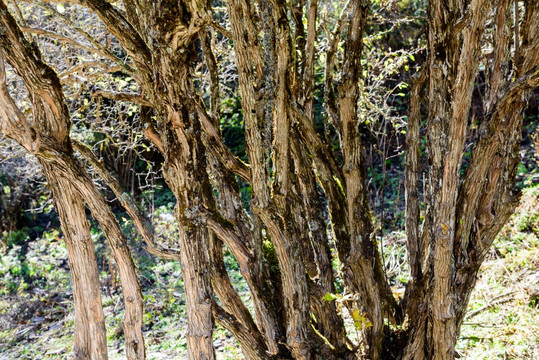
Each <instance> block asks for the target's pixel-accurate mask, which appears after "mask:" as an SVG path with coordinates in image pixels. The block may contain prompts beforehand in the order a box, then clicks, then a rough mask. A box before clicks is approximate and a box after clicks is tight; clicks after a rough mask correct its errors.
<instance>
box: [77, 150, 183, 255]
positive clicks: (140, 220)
mask: <svg viewBox="0 0 539 360" xmlns="http://www.w3.org/2000/svg"><path fill="white" fill-rule="evenodd" d="M72 144H73V147H74V148H75V149H76V150H77V151H78V152H79V153H80V154H81V155H82V156H83V157H84V158H85V159H86V160H87V161H88V162H89V163H90V164H91V165H92V167H93V168H94V169H95V170H96V171H97V172H98V173H99V175H100V176H101V178H102V179H103V181H105V183H106V184H107V185H108V187H109V188H110V189H111V190H112V192H113V193H114V195H116V197H117V199H118V200H119V201H120V203H121V204H122V206H123V207H124V209H125V210H126V211H127V213H128V214H129V216H130V217H131V219H133V222H134V223H135V226H136V227H137V229H138V231H139V233H140V235H142V238H143V239H144V242H145V243H146V245H147V248H146V250H147V251H148V252H149V253H150V254H153V255H156V256H160V257H164V258H167V259H174V260H178V259H179V257H180V251H179V250H177V249H171V248H168V247H165V246H163V245H161V244H159V243H158V242H157V241H156V239H155V233H154V231H153V228H152V225H151V224H150V222H149V221H148V219H146V218H145V217H144V216H143V215H142V214H141V213H140V211H139V209H138V208H137V206H136V205H135V203H134V201H133V199H131V196H129V194H128V193H126V192H124V191H123V190H122V188H121V186H120V183H119V182H118V180H116V179H115V178H114V177H113V176H112V175H111V174H110V173H109V172H108V170H107V169H106V168H105V165H104V164H103V162H102V161H100V160H99V159H98V158H97V156H96V155H95V154H94V153H93V152H92V150H91V149H90V148H88V147H87V146H86V145H84V144H83V143H81V142H79V141H77V140H72Z"/></svg>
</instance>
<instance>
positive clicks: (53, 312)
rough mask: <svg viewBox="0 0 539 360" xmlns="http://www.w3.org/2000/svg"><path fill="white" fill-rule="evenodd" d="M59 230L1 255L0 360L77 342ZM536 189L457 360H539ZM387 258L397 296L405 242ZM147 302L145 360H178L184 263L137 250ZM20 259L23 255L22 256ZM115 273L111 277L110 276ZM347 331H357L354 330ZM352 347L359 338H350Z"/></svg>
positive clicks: (482, 288) (35, 355)
mask: <svg viewBox="0 0 539 360" xmlns="http://www.w3.org/2000/svg"><path fill="white" fill-rule="evenodd" d="M169 211H171V209H170V208H164V209H161V213H160V214H158V216H157V218H156V219H157V220H156V226H157V230H158V231H162V232H174V221H173V218H172V216H171V215H170V213H169ZM94 235H95V239H94V240H95V242H96V247H97V257H98V261H99V263H100V269H101V278H102V279H103V280H102V288H103V305H104V309H105V316H106V324H107V334H108V342H109V356H110V359H111V360H115V359H124V358H125V355H124V353H123V333H122V325H121V318H122V314H123V309H122V302H121V297H120V294H119V289H118V288H117V282H116V274H115V271H114V265H113V264H110V263H108V262H107V260H106V257H105V256H103V254H105V253H106V251H107V250H106V247H105V246H104V244H103V239H102V234H99V233H97V232H96V233H95V234H94ZM59 236H60V235H59V233H58V231H56V230H51V231H49V232H45V233H44V235H43V237H42V238H40V239H37V240H34V241H29V242H28V243H25V244H23V245H16V246H13V247H12V248H11V249H9V250H2V251H1V252H0V295H1V296H0V360H11V359H18V360H23V359H32V360H33V359H67V358H68V357H69V354H70V351H71V347H72V344H73V321H74V310H73V305H72V301H73V299H72V294H71V292H70V284H69V272H68V267H67V263H66V260H65V259H66V252H65V248H64V245H63V242H62V241H61V239H60V238H59ZM538 236H539V187H534V188H530V189H526V190H525V191H524V193H523V197H522V204H521V205H520V206H519V208H518V210H517V212H516V213H515V214H514V215H513V217H512V218H511V221H510V223H509V224H507V225H506V226H505V227H504V229H503V230H502V232H501V233H500V235H499V236H498V239H497V240H496V242H495V244H494V247H493V248H492V251H491V253H490V254H489V257H488V260H487V261H486V262H485V263H484V264H483V266H482V268H481V271H480V275H479V277H478V280H477V285H476V288H475V291H474V293H473V296H472V298H471V300H470V304H469V310H468V315H467V318H466V320H465V322H464V324H463V327H462V331H461V336H460V340H459V342H458V344H457V351H458V355H459V356H460V358H461V359H474V360H476V359H477V360H481V359H485V360H486V359H489V360H490V359H539V237H538ZM384 245H385V246H384V258H385V263H386V271H387V274H388V277H389V278H390V279H392V284H393V286H394V291H395V293H396V294H397V295H398V294H402V290H403V287H402V284H403V283H404V282H405V281H406V263H405V258H406V256H405V253H404V237H403V234H402V233H398V232H395V233H391V234H388V235H386V236H385V239H384ZM133 247H134V248H135V253H136V254H138V255H137V256H135V259H136V260H137V262H138V267H139V272H140V278H141V283H142V285H143V289H144V297H145V304H146V305H145V311H146V314H145V318H144V335H145V338H146V344H147V353H148V359H150V360H151V359H156V360H157V359H182V358H184V357H185V351H186V337H185V335H186V320H185V319H186V316H185V315H186V314H185V305H184V300H183V297H184V294H183V282H182V279H181V271H180V267H179V265H178V264H177V263H174V262H172V261H165V260H161V259H158V258H155V257H152V256H150V255H148V254H147V253H145V252H144V251H143V250H142V249H140V248H138V247H137V245H135V244H134V245H133ZM21 254H22V255H21ZM226 261H227V266H228V269H229V272H230V274H231V279H232V282H233V284H234V285H235V286H236V287H237V290H238V292H239V293H240V294H242V296H243V297H245V298H246V300H247V302H248V296H249V294H248V291H247V288H246V285H245V283H244V281H243V279H242V277H241V275H240V274H239V269H238V267H237V264H236V263H235V261H234V259H233V257H232V256H230V255H228V256H226ZM111 274H112V275H111ZM352 333H353V332H352ZM351 340H352V341H354V340H355V339H351ZM214 344H215V347H216V350H217V357H218V359H223V360H225V359H226V360H232V359H242V358H243V357H242V355H241V352H240V350H239V346H238V345H237V344H236V342H235V341H234V339H233V338H232V337H231V336H230V334H229V333H228V332H227V331H225V330H224V329H222V328H221V327H220V326H219V325H217V330H216V331H215V333H214Z"/></svg>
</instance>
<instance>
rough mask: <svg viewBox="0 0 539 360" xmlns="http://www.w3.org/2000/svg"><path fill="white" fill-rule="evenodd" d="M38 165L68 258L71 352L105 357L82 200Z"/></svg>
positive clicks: (46, 167)
mask: <svg viewBox="0 0 539 360" xmlns="http://www.w3.org/2000/svg"><path fill="white" fill-rule="evenodd" d="M41 166H42V170H43V173H44V175H45V176H46V177H47V179H49V186H50V188H51V191H52V193H53V196H54V201H55V204H56V210H57V211H58V215H59V217H60V222H61V225H62V230H63V233H64V237H65V244H66V248H67V254H68V258H69V268H70V270H71V281H72V285H73V298H74V300H75V346H74V348H73V353H74V355H75V357H76V358H77V359H88V360H105V359H108V356H107V333H106V330H105V319H104V316H103V307H102V304H101V291H100V286H99V274H98V272H97V262H96V259H95V251H94V244H93V241H92V237H91V235H90V226H89V225H88V220H87V219H86V211H85V207H84V201H83V200H82V198H81V196H80V195H79V194H78V192H77V190H76V189H75V188H74V187H73V185H72V184H71V183H70V182H69V181H68V180H66V179H63V178H58V176H57V173H55V172H54V171H53V170H52V168H51V166H50V165H48V164H46V163H44V162H42V163H41Z"/></svg>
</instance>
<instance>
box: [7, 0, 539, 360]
mask: <svg viewBox="0 0 539 360" xmlns="http://www.w3.org/2000/svg"><path fill="white" fill-rule="evenodd" d="M71 2H72V3H76V5H70V6H68V7H67V10H65V8H63V9H64V10H63V11H61V12H58V11H54V8H52V7H48V6H47V5H45V4H42V3H40V4H41V5H40V6H43V7H44V8H47V9H49V10H50V12H51V13H54V14H55V15H56V16H61V17H64V18H65V19H64V20H66V21H69V16H67V15H66V14H69V13H75V14H79V13H80V12H81V11H86V12H88V11H89V12H91V13H90V14H88V15H87V16H97V18H99V21H100V23H99V24H94V26H95V27H99V28H104V29H106V32H108V33H106V34H105V36H103V37H102V38H101V39H97V38H95V37H92V33H91V31H84V29H81V28H80V27H77V26H76V24H75V25H74V24H73V23H71V24H70V25H71V26H73V28H74V30H76V31H77V32H78V34H79V35H80V34H83V35H84V39H83V40H81V41H84V42H83V43H81V41H75V40H73V39H71V38H70V37H68V36H64V35H59V34H55V33H54V32H51V31H50V30H46V31H45V30H40V29H36V28H31V27H28V26H25V25H24V24H23V23H22V22H23V20H22V18H20V19H19V23H17V21H16V20H15V18H14V17H13V16H12V15H11V11H10V10H9V9H8V8H7V6H6V5H5V4H4V3H3V2H2V1H0V48H1V52H2V54H3V57H4V58H5V59H6V61H7V62H8V63H9V64H10V65H11V67H12V69H13V70H14V71H15V73H16V74H17V75H18V76H19V77H20V79H21V80H22V85H23V86H24V88H25V89H26V91H27V94H28V102H29V103H30V104H31V109H32V112H31V115H29V116H27V115H25V114H23V113H22V112H21V111H20V110H19V108H18V107H17V104H16V103H15V102H14V100H13V98H12V94H10V90H9V89H8V87H7V84H6V77H5V71H2V74H3V75H4V76H3V77H2V80H3V81H2V89H1V98H0V100H1V104H0V105H1V106H0V118H1V121H2V122H1V131H2V132H3V133H4V134H5V135H6V136H8V137H10V138H12V139H14V140H16V141H17V142H18V143H19V144H21V145H22V146H23V147H24V148H25V149H26V150H27V151H28V152H30V153H32V154H34V155H35V156H36V157H37V159H38V161H39V163H40V165H41V166H42V169H43V172H44V174H45V176H46V177H47V179H48V182H49V186H50V187H51V189H52V192H53V195H54V198H55V202H56V205H57V209H58V212H59V215H60V218H61V220H62V229H63V231H64V234H65V238H66V243H67V247H68V250H69V257H70V258H69V260H70V265H71V269H72V274H73V286H74V289H75V291H74V293H75V303H76V314H77V321H76V340H75V341H76V344H75V352H76V353H77V355H78V356H79V357H80V358H91V359H104V358H106V357H107V354H106V341H105V337H104V324H103V315H102V310H101V303H100V298H99V288H98V279H97V271H96V266H95V259H94V256H93V252H92V251H93V250H92V247H91V242H89V230H88V225H87V222H86V217H85V214H84V207H85V205H86V206H88V207H89V209H90V211H91V213H92V215H93V216H94V217H95V218H96V220H97V221H98V222H99V224H100V226H101V228H102V229H103V231H104V233H105V234H106V235H107V238H108V239H109V242H110V246H111V249H112V250H113V254H114V255H115V258H116V261H117V262H118V264H119V265H120V269H122V271H121V272H120V275H121V279H122V288H123V291H124V301H125V306H126V310H127V311H126V319H125V320H124V324H125V329H126V331H125V333H126V343H127V346H126V348H127V351H126V354H127V356H128V358H129V359H142V358H144V341H143V339H142V333H141V312H142V304H141V296H140V290H139V286H138V283H137V280H136V276H135V274H134V267H133V266H132V261H131V259H130V257H129V253H128V249H127V247H126V245H125V240H124V236H123V234H122V233H121V231H120V228H119V227H118V224H117V222H116V220H115V218H114V215H113V214H112V212H111V211H110V209H109V208H108V207H107V204H106V202H105V201H104V200H103V197H102V196H101V195H100V194H99V192H98V191H97V189H96V187H95V186H94V185H93V184H92V182H91V179H90V178H89V177H88V175H87V174H86V173H85V172H84V170H83V168H82V167H81V166H80V165H79V162H78V161H77V160H75V158H74V157H73V147H75V148H76V149H78V151H79V152H80V153H81V154H82V155H83V156H84V157H86V158H87V159H88V160H89V161H90V163H93V164H94V166H95V167H96V168H97V170H98V171H99V172H100V173H101V174H102V177H103V178H104V180H105V181H107V182H108V183H109V185H110V186H111V188H112V189H113V190H114V191H115V192H116V193H117V196H118V198H119V200H120V201H121V202H122V203H123V204H124V205H125V206H126V207H127V209H128V211H129V212H130V214H132V216H133V217H134V219H135V223H136V224H137V226H138V227H139V229H140V230H141V232H142V234H143V237H144V239H145V240H146V241H147V242H148V244H149V245H150V248H151V249H153V251H154V252H155V253H158V254H160V255H163V256H168V257H172V258H175V259H178V260H179V261H180V262H181V266H182V271H183V277H184V284H185V292H186V304H187V314H188V332H187V339H188V353H189V358H190V359H213V358H215V353H214V349H213V345H212V331H213V327H214V321H218V322H219V323H221V324H222V326H223V327H225V328H226V329H228V330H229V331H230V332H231V333H232V334H233V335H234V336H235V338H236V339H237V341H238V342H239V343H240V345H241V348H242V351H243V353H244V355H245V357H246V358H248V359H316V358H318V359H354V358H366V359H386V358H388V359H390V358H402V359H423V358H428V359H452V358H453V357H454V355H455V350H454V347H455V343H456V340H457V337H458V332H459V328H460V325H461V323H462V321H463V318H464V315H465V311H466V305H467V302H468V299H469V296H470V293H471V291H472V289H473V287H474V283H475V279H476V274H477V271H478V269H479V267H480V265H481V263H482V261H483V260H484V258H485V256H486V253H487V251H488V249H489V247H490V245H491V244H492V241H493V240H494V238H495V236H496V235H497V233H498V232H499V230H500V229H501V227H502V225H503V224H504V223H505V222H506V220H507V219H508V217H509V216H510V214H511V213H512V212H513V210H514V207H515V205H516V203H517V201H518V194H517V193H516V192H515V190H514V185H515V171H516V167H517V165H518V163H519V161H520V160H519V156H518V148H519V145H520V132H521V126H522V110H523V108H524V105H525V103H526V96H527V94H528V92H529V91H530V90H531V89H533V88H534V87H536V86H537V85H538V84H539V65H538V64H539V41H538V39H539V29H538V27H539V4H538V3H537V2H536V1H533V0H525V1H522V2H518V1H515V2H514V3H510V2H509V1H507V0H496V1H486V0H461V1H456V0H433V1H431V2H430V3H429V5H428V12H427V18H426V22H427V26H426V29H425V31H426V42H427V49H426V60H425V61H424V62H423V64H421V69H420V70H419V71H418V73H417V75H416V76H415V79H414V81H413V83H412V87H411V89H410V94H409V95H410V96H409V116H408V125H407V133H406V140H407V151H406V168H405V177H406V178H405V185H406V219H405V220H406V221H405V222H406V236H407V251H408V260H409V261H408V262H409V267H410V281H409V282H408V284H407V286H406V293H405V295H404V298H403V299H401V300H399V299H396V298H395V297H394V295H393V293H392V291H391V289H390V287H389V284H388V282H387V279H386V278H385V276H384V271H383V267H382V261H381V258H380V255H379V250H378V245H377V244H376V241H375V239H374V236H373V219H372V216H371V213H370V210H369V204H368V193H367V191H368V190H367V189H368V188H367V185H366V183H367V178H366V175H365V164H364V158H363V144H362V132H361V127H360V125H361V124H360V123H361V120H360V119H361V118H362V116H361V115H362V111H363V109H362V108H361V107H360V106H359V105H358V104H359V103H360V98H361V97H362V91H363V90H362V89H363V80H362V73H363V70H364V67H365V65H364V64H363V63H362V51H363V43H364V36H365V31H366V29H368V27H369V26H370V25H369V23H368V20H367V19H368V16H367V15H368V13H369V9H370V6H371V5H370V3H369V2H367V1H359V0H350V1H348V2H346V4H342V6H341V8H340V10H341V14H340V15H339V16H337V17H335V18H334V20H332V19H333V17H332V16H328V14H327V9H328V6H329V5H331V4H329V2H326V1H322V0H320V1H317V0H311V1H308V2H307V1H302V0H294V1H289V2H286V1H282V0H258V1H255V2H251V1H246V0H227V1H226V2H220V1H216V2H214V3H211V2H209V1H202V0H193V1H179V0H174V1H172V0H155V1H138V0H123V1H118V2H117V3H116V2H108V1H106V0H78V1H71ZM328 4H329V5H328ZM513 5H514V8H513ZM83 9H84V10H83ZM14 10H15V11H16V10H17V9H16V8H15V9H14ZM16 12H17V13H19V14H20V13H21V12H20V11H16ZM78 16H79V17H80V15H78ZM96 21H97V20H96ZM21 28H22V29H26V31H27V32H30V33H34V34H41V35H44V36H49V37H53V38H56V39H58V40H59V41H65V42H67V43H68V44H69V45H71V46H74V47H79V48H82V49H83V50H84V51H87V52H89V53H92V54H94V55H95V56H96V57H97V58H99V59H101V60H104V61H107V64H109V65H110V63H111V62H112V63H116V64H118V66H119V70H115V71H120V72H124V73H125V74H128V75H129V76H130V77H131V78H132V79H133V81H134V82H135V83H136V84H137V86H138V88H139V90H140V91H139V93H138V94H137V93H122V92H120V91H114V92H111V91H108V90H110V89H106V88H105V89H104V90H99V91H97V92H96V91H95V88H93V89H92V91H94V95H95V94H97V93H98V94H99V96H101V97H109V98H111V99H116V100H121V101H130V102H133V103H135V104H137V105H138V106H139V110H138V111H139V117H138V118H137V119H139V120H140V121H142V123H143V124H142V127H143V129H144V134H145V135H146V137H147V139H148V140H149V141H151V142H152V143H153V144H154V145H155V146H156V148H157V149H159V151H160V152H162V154H163V156H164V159H165V161H164V164H163V176H164V178H165V180H166V181H167V183H168V185H169V187H170V188H171V190H172V191H173V193H174V195H175V196H176V198H177V205H176V217H177V220H178V222H179V224H180V235H181V236H180V237H179V239H177V246H176V248H177V250H176V249H170V248H167V247H165V246H162V245H159V244H156V243H155V241H154V239H153V237H152V234H151V230H150V229H149V228H148V226H147V224H146V222H145V220H144V218H142V217H141V216H140V215H139V214H138V211H137V209H136V208H134V206H133V204H132V202H131V200H130V198H129V196H128V195H127V194H126V193H122V189H121V188H120V186H119V185H118V184H117V182H116V181H115V180H114V178H112V177H111V176H110V175H109V174H107V173H106V170H105V168H104V167H103V166H102V165H100V163H99V161H97V159H96V158H95V156H94V155H93V153H92V152H91V151H89V150H88V149H87V148H85V147H84V146H83V145H82V144H80V143H73V142H72V141H71V140H70V137H69V132H70V113H69V110H68V104H67V101H66V98H65V95H64V93H63V88H62V85H61V83H60V81H59V77H58V75H57V74H56V73H55V71H54V69H53V68H51V67H50V66H49V65H47V64H45V63H44V62H43V60H42V58H41V55H40V52H39V49H38V46H37V45H36V43H30V42H29V41H28V40H27V38H25V35H24V34H23V32H22V30H21ZM79 35H78V36H79ZM112 37H113V38H114V42H115V44H116V45H115V46H117V47H121V50H122V54H120V55H119V54H118V51H116V52H112V51H110V50H109V48H108V47H110V46H111V40H110V39H111V38H112ZM218 39H226V42H225V44H224V45H223V46H224V48H225V49H230V50H232V51H233V55H234V56H233V57H232V58H231V57H226V58H224V57H223V56H221V55H219V56H216V51H217V50H218V49H217V45H216V43H217V40H218ZM321 43H323V44H324V46H323V47H322V46H319V44H321ZM219 49H220V51H222V49H223V48H219ZM223 62H227V63H226V64H223ZM2 64H3V61H2ZM225 65H226V66H225ZM73 66H74V67H75V66H78V68H74V69H73V70H72V71H71V72H72V73H76V72H77V71H82V70H83V69H84V68H86V67H89V66H91V65H88V64H86V65H85V64H84V63H81V64H74V65H73ZM104 67H106V66H104ZM230 67H232V69H233V73H234V74H236V75H237V83H238V91H239V95H240V96H241V111H242V116H243V124H244V126H245V144H246V153H247V158H248V160H247V162H243V161H241V160H240V159H239V158H237V157H235V156H234V155H233V153H232V152H231V151H230V149H228V148H227V146H226V145H225V142H224V139H223V136H222V134H221V129H220V103H221V100H222V96H223V93H224V92H223V90H222V89H221V86H222V85H223V84H224V83H225V82H226V81H230V79H228V77H229V75H230ZM201 69H205V71H207V73H208V78H209V82H208V84H207V85H205V84H203V81H201V79H200V76H199V75H198V73H199V72H200V71H201ZM480 71H481V72H483V73H484V77H485V79H486V80H485V81H486V87H485V94H484V96H483V98H482V100H483V101H482V107H483V109H482V110H483V114H484V116H483V117H482V118H481V122H480V125H479V132H478V134H479V135H478V139H477V140H474V141H473V144H472V145H473V150H472V154H471V157H470V158H469V159H466V161H467V162H468V166H467V168H466V169H462V164H463V161H464V160H465V159H464V154H465V147H467V146H468V145H470V143H469V142H470V141H471V140H469V137H467V132H468V130H469V129H470V126H471V122H470V108H471V99H472V91H473V90H474V83H475V79H476V77H477V76H478V73H479V72H480ZM224 73H226V74H227V78H226V79H224V78H223V74H224ZM321 77H322V78H323V80H320V78H321ZM225 80H226V81H225ZM320 84H323V94H324V96H323V97H322V98H320V97H315V93H316V92H317V91H319V89H318V88H317V87H318V86H320ZM83 85H84V86H88V85H90V84H87V83H85V84H83ZM99 86H103V81H100V82H99ZM111 88H112V87H111ZM320 105H322V107H323V109H324V111H323V114H321V113H319V112H320V110H317V109H320V108H321V106H320ZM320 119H322V121H323V122H324V125H325V128H326V129H329V130H328V131H329V132H331V133H333V134H336V135H337V136H336V139H337V140H336V142H335V141H332V140H331V139H329V138H328V137H327V136H326V134H322V133H321V132H320V131H318V130H317V129H318V128H317V126H316V121H320ZM421 128H423V129H424V132H421V131H420V129H421ZM422 139H424V141H425V143H426V147H425V149H424V150H423V153H422V152H421V150H420V149H421V148H420V142H421V140H422ZM336 149H337V150H336ZM422 167H423V168H424V169H425V180H426V184H424V185H425V189H426V191H425V193H424V194H423V196H424V199H425V205H426V210H425V213H424V214H423V215H424V220H423V221H420V219H421V216H420V196H419V195H420V191H419V190H420V180H419V179H420V174H421V172H422ZM239 182H242V183H247V184H249V186H250V187H251V189H252V192H251V198H250V202H249V209H248V211H246V209H245V207H244V203H243V202H242V198H241V194H240V187H239ZM223 244H225V245H226V246H227V247H228V249H230V250H231V251H232V253H233V254H234V256H235V258H236V260H237V261H238V263H239V265H240V271H241V273H242V275H243V277H244V278H245V280H246V283H247V284H248V286H249V290H250V293H251V299H252V302H253V305H254V314H253V313H251V312H250V311H249V310H248V308H247V306H246V305H245V304H244V302H243V301H242V300H241V298H240V297H239V295H238V294H237V293H236V291H235V290H234V288H233V286H232V284H231V281H230V279H229V278H228V275H227V272H226V268H225V266H224V261H223ZM332 247H334V249H335V250H336V251H331V248H332ZM335 259H336V260H337V261H333V260H335ZM333 263H337V264H338V266H337V267H334V266H333V265H332V264H333ZM337 278H338V279H339V282H340V283H341V284H342V285H343V286H344V293H343V294H340V297H341V299H343V300H342V304H341V305H342V306H343V307H344V308H345V309H346V311H348V312H349V313H350V315H351V317H352V318H353V319H354V322H355V326H356V329H357V330H358V331H360V332H361V334H362V340H361V342H360V344H358V345H355V344H353V343H352V342H351V341H350V340H349V339H348V338H347V330H346V328H345V326H344V324H343V319H342V317H341V315H340V314H339V313H338V312H337V306H336V304H335V302H332V301H330V299H331V298H332V296H327V294H335V293H336V292H337V291H336V289H335V282H336V279H337Z"/></svg>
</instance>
